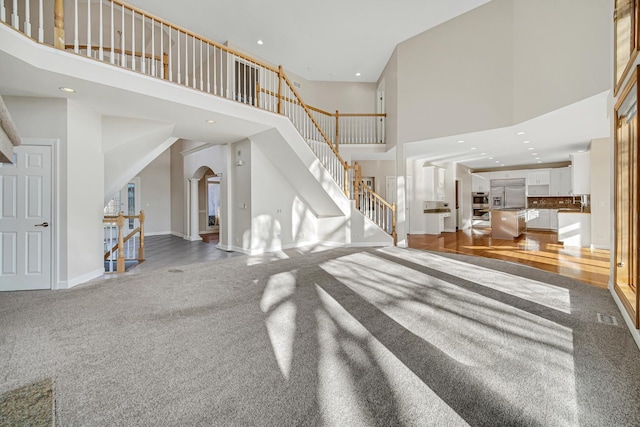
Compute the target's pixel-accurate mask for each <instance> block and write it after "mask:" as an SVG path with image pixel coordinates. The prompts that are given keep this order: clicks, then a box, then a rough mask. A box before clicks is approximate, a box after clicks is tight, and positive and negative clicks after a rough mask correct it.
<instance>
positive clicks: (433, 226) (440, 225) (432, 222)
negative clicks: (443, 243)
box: [425, 212, 451, 235]
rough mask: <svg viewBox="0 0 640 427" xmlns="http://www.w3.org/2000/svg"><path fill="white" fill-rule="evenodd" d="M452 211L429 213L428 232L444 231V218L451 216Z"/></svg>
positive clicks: (427, 217) (437, 232) (427, 219)
mask: <svg viewBox="0 0 640 427" xmlns="http://www.w3.org/2000/svg"><path fill="white" fill-rule="evenodd" d="M450 216H451V213H448V212H447V213H428V214H425V217H426V221H427V224H426V234H432V235H438V234H442V232H443V231H444V219H445V218H447V217H450Z"/></svg>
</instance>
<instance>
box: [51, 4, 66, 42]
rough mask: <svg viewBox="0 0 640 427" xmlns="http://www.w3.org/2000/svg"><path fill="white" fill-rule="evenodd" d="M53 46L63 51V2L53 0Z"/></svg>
mask: <svg viewBox="0 0 640 427" xmlns="http://www.w3.org/2000/svg"><path fill="white" fill-rule="evenodd" d="M53 23H54V28H53V40H54V42H53V45H54V46H55V47H56V48H58V49H63V50H64V0H55V3H54V5H53Z"/></svg>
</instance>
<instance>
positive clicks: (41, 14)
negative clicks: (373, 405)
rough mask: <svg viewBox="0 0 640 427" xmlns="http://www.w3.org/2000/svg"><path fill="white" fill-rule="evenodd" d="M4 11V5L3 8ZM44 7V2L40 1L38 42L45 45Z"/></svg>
mask: <svg viewBox="0 0 640 427" xmlns="http://www.w3.org/2000/svg"><path fill="white" fill-rule="evenodd" d="M2 9H3V11H4V5H3V6H2ZM2 20H3V21H4V14H3V17H2ZM43 21H44V7H43V5H42V0H38V41H39V42H40V43H44V24H43Z"/></svg>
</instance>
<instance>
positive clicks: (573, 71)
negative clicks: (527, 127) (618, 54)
mask: <svg viewBox="0 0 640 427" xmlns="http://www.w3.org/2000/svg"><path fill="white" fill-rule="evenodd" d="M510 1H512V0H510ZM512 3H513V5H514V14H513V23H514V32H513V45H514V49H513V63H514V68H513V71H514V76H515V78H514V89H513V96H514V122H515V123H519V122H522V121H524V120H528V119H531V118H533V117H537V116H539V115H541V114H545V113H547V112H549V111H553V110H556V109H558V108H561V107H564V106H566V105H569V104H572V103H574V102H576V101H579V100H582V99H585V98H587V97H588V96H590V95H596V94H598V93H601V92H603V91H605V90H608V89H611V87H612V82H613V67H612V64H613V19H612V16H613V3H614V2H613V1H602V0H562V1H557V0H535V1H530V0H515V1H512Z"/></svg>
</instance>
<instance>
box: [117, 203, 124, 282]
mask: <svg viewBox="0 0 640 427" xmlns="http://www.w3.org/2000/svg"><path fill="white" fill-rule="evenodd" d="M116 224H118V260H117V261H116V271H117V272H118V273H124V267H125V264H124V236H123V235H122V229H123V228H124V215H123V214H122V212H120V213H119V214H118V219H117V220H116Z"/></svg>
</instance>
